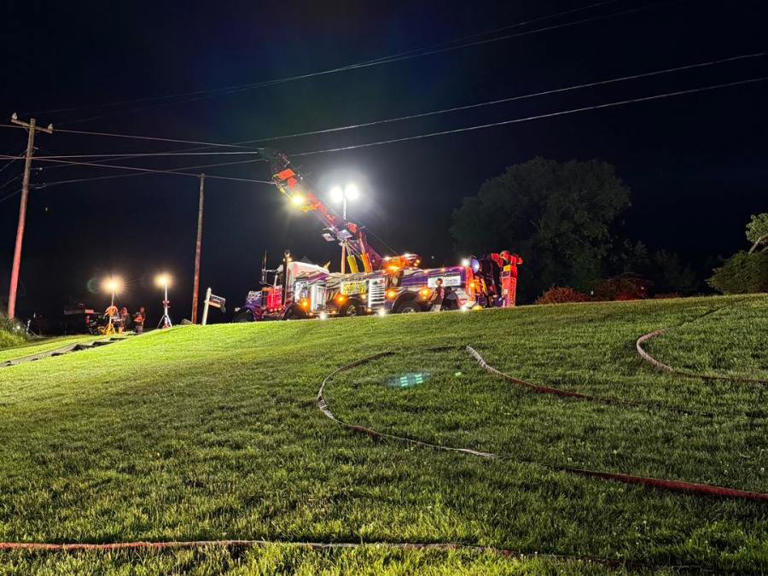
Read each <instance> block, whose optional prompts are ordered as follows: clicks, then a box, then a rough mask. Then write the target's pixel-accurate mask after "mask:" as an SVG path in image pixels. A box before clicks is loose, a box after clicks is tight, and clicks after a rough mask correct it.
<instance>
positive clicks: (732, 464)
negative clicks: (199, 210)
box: [0, 297, 768, 574]
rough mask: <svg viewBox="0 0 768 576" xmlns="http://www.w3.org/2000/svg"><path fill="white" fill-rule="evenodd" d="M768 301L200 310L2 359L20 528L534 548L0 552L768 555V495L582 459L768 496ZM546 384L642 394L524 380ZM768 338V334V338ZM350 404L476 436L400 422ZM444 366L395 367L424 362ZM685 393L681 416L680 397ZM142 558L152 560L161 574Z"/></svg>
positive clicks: (10, 479) (135, 560)
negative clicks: (635, 477)
mask: <svg viewBox="0 0 768 576" xmlns="http://www.w3.org/2000/svg"><path fill="white" fill-rule="evenodd" d="M673 326H676V327H677V328H675V329H673V330H671V331H669V332H668V333H667V334H666V335H664V336H662V337H659V338H658V339H656V340H654V341H652V342H650V343H648V345H647V349H648V350H649V352H651V353H652V354H654V355H656V356H657V357H658V358H659V359H660V360H661V361H663V362H666V363H668V364H671V365H673V366H676V367H681V368H687V369H695V370H707V371H713V372H714V371H716V372H718V373H738V374H741V375H747V376H753V377H759V376H765V375H766V374H768V352H767V351H766V349H765V348H766V347H765V341H766V337H765V335H766V333H768V297H749V298H744V297H739V298H702V299H690V300H677V301H674V300H669V301H655V302H650V301H647V302H630V303H615V304H579V305H568V306H555V307H536V306H531V307H525V308H519V309H516V310H493V311H484V312H472V313H466V314H462V313H458V312H457V313H444V314H420V315H409V316H389V317H385V318H378V317H374V318H357V319H338V320H330V321H326V322H320V321H309V322H290V323H264V324H249V325H242V324H240V325H218V326H209V327H205V328H202V327H196V326H189V327H180V328H174V329H173V330H170V331H167V332H156V333H151V334H147V335H145V336H142V337H140V338H132V339H129V340H126V341H124V342H119V343H116V344H113V345H110V346H107V347H104V348H101V349H95V350H86V351H82V352H78V353H77V354H72V355H67V356H62V357H58V358H50V359H46V360H42V361H39V362H35V363H31V364H25V365H21V366H16V367H12V368H6V369H1V370H0V540H5V541H50V542H109V541H128V540H170V539H173V540H200V539H220V538H226V539H234V538H238V539H252V538H261V539H267V540H276V541H280V542H291V541H294V542H295V541H316V542H460V543H465V544H471V545H481V546H494V547H499V548H506V549H512V550H516V551H518V552H520V553H524V554H526V555H533V554H535V553H540V554H555V555H560V556H578V557H585V556H590V557H591V556H596V557H601V558H607V559H612V560H616V561H618V562H619V563H620V564H621V563H626V564H627V566H629V567H628V568H622V567H621V566H619V568H612V567H607V566H603V565H599V564H592V563H587V562H581V561H578V560H557V559H551V558H530V557H526V558H524V559H521V558H517V557H506V556H502V555H498V554H494V553H491V552H487V553H479V552H471V551H456V552H444V551H418V550H408V551H397V550H390V549H383V548H380V547H375V546H371V547H365V548H362V549H357V550H325V551H313V550H308V549H305V548H300V547H296V546H290V545H287V544H281V545H274V546H269V547H266V548H253V549H249V550H239V551H237V550H235V551H223V550H216V549H201V550H194V551H175V552H138V553H137V552H132V553H127V552H125V553H104V552H87V553H77V554H58V553H31V552H26V553H23V552H14V553H5V554H3V553H0V573H3V574H5V573H11V574H28V573H39V574H65V573H78V574H79V573H86V574H89V573H93V574H103V573H109V574H111V573H115V574H118V573H119V574H122V573H133V572H130V571H129V570H130V569H131V568H132V567H133V568H136V570H137V572H136V573H141V574H165V573H169V572H171V573H194V574H219V573H232V574H262V573H264V574H269V573H275V572H278V573H281V572H282V573H292V572H299V573H304V574H317V573H330V574H338V573H344V574H366V573H370V574H374V573H376V574H377V573H388V574H411V573H422V574H459V573H461V574H464V573H475V574H513V573H514V574H518V573H523V574H526V573H530V574H540V573H574V574H576V573H578V574H582V573H594V574H602V573H608V572H612V571H613V570H618V571H619V572H625V571H629V570H636V569H637V567H638V566H645V567H647V570H648V571H649V572H652V571H657V570H658V571H661V573H675V572H676V571H675V570H674V569H672V568H665V567H668V566H686V567H688V568H686V570H690V571H692V572H699V571H701V570H702V569H708V570H712V571H717V572H724V571H752V572H756V571H761V570H762V571H768V505H766V504H764V503H762V504H761V503H755V502H744V501H736V500H718V499H712V498H702V497H696V496H691V495H682V494H675V493H669V492H662V491H659V490H654V489H649V488H644V487H639V486H628V485H623V484H618V483H615V482H609V481H602V480H595V479H588V478H580V477H575V476H572V475H569V474H566V473H563V472H559V471H557V470H556V468H557V467H560V466H583V467H588V468H595V469H600V470H606V471H613V472H624V473H630V474H646V475H651V476H661V477H665V478H672V479H680V480H688V481H698V482H710V483H715V484H720V485H725V486H729V487H733V488H741V489H748V490H754V491H761V492H768V474H767V473H766V471H765V468H768V442H767V441H766V440H765V438H766V433H767V432H768V419H767V418H766V416H768V413H767V412H766V410H767V409H766V408H765V406H766V404H765V401H764V400H765V399H764V396H765V393H766V388H768V387H765V386H759V385H747V384H739V383H735V382H727V381H702V380H698V379H691V378H679V377H676V376H673V375H669V374H665V373H660V372H656V371H654V370H653V369H652V368H651V367H649V366H648V365H646V364H645V363H644V362H643V361H642V360H641V359H640V358H639V357H638V356H637V354H636V353H635V351H634V343H635V340H636V339H637V337H638V336H640V335H641V334H643V333H645V332H649V331H651V330H655V329H657V328H662V327H673ZM466 344H471V345H473V346H474V347H475V348H476V349H477V350H478V351H479V352H480V353H481V354H482V355H483V356H484V357H485V359H486V360H487V361H488V362H489V363H490V364H492V365H494V366H496V367H497V368H499V369H501V370H503V371H505V372H508V373H510V374H512V375H514V376H517V377H520V378H524V379H527V380H529V381H531V382H533V383H535V384H544V385H547V386H552V387H559V388H562V389H568V390H575V391H579V392H583V393H587V394H592V395H595V396H601V397H611V398H616V399H622V400H631V401H636V402H641V403H643V404H644V406H637V407H635V406H633V407H628V406H617V405H602V404H595V403H590V402H585V401H580V400H573V399H564V398H558V397H553V396H545V395H539V394H534V393H531V392H527V391H524V390H522V389H520V388H518V387H515V386H514V385H513V384H511V383H509V382H506V381H504V380H501V379H498V378H494V377H492V376H491V375H489V374H487V373H486V372H484V371H482V370H481V369H480V368H479V366H478V365H477V364H476V363H475V362H474V360H472V358H471V357H470V356H469V355H468V354H467V353H466V352H465V351H464V350H462V349H461V348H460V347H459V348H456V349H453V350H442V351H428V350H426V348H429V347H434V346H444V345H456V346H461V345H466ZM761 346H762V348H761ZM382 349H388V350H393V351H395V352H396V354H395V355H393V356H389V357H385V358H381V359H379V360H376V361H374V362H371V363H368V364H364V365H361V366H358V367H357V368H354V369H352V370H349V371H346V372H342V373H339V374H338V375H337V376H336V377H335V378H334V379H332V380H331V382H330V383H329V387H328V390H327V394H326V397H327V400H328V402H329V405H330V407H331V409H332V410H334V412H336V413H337V414H338V415H339V416H340V417H341V418H343V419H344V420H346V421H348V422H351V423H357V424H364V425H368V426H372V427H375V428H377V429H381V430H384V431H389V432H394V433H398V434H402V435H408V436H413V437H417V438H420V439H424V440H428V441H432V442H435V443H440V444H447V445H452V446H462V447H469V448H475V449H479V450H487V451H495V452H498V453H502V454H504V455H505V457H504V458H501V459H498V460H493V461H486V460H481V459H478V458H473V457H471V456H466V455H460V454H449V453H444V452H439V451H434V450H429V449H423V448H415V447H412V446H407V445H403V444H400V443H397V442H389V441H377V440H374V439H372V438H370V437H368V436H364V435H360V434H357V433H354V432H351V431H347V430H345V429H343V428H341V427H339V426H338V425H337V424H335V423H333V422H331V421H329V420H328V419H327V418H325V417H324V416H323V415H322V414H321V413H320V412H319V410H318V409H317V407H316V404H315V396H316V394H317V390H318V387H319V385H320V382H321V380H322V379H323V378H324V377H325V375H326V374H328V373H329V372H331V371H333V370H335V369H336V368H338V367H340V366H342V365H344V364H347V363H349V362H352V361H354V360H357V359H359V358H362V357H364V356H366V355H369V354H371V353H374V352H377V351H380V350H382ZM411 372H414V373H415V372H418V373H425V374H428V376H425V378H424V381H423V383H422V384H420V385H417V386H414V387H412V388H403V389H401V388H395V387H391V386H388V385H387V384H388V383H389V382H390V381H391V380H392V379H393V378H395V377H399V376H400V375H402V374H403V373H411ZM681 409H683V410H687V411H689V412H690V413H689V414H681V413H679V412H678V410H681ZM137 564H138V565H140V568H141V569H140V570H139V568H137Z"/></svg>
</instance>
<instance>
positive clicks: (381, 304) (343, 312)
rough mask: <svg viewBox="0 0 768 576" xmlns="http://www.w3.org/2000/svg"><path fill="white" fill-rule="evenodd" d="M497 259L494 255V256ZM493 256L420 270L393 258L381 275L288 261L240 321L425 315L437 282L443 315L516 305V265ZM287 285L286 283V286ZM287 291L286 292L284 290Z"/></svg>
mask: <svg viewBox="0 0 768 576" xmlns="http://www.w3.org/2000/svg"><path fill="white" fill-rule="evenodd" d="M492 256H493V255H492ZM492 256H490V257H488V258H484V259H479V260H478V259H471V261H468V262H467V263H466V265H461V266H451V267H444V268H431V269H429V268H428V269H422V268H417V267H414V266H410V265H406V266H404V267H401V266H400V264H402V263H403V259H402V257H398V258H396V259H392V262H391V263H390V264H386V265H385V266H384V268H382V269H381V270H376V271H372V272H367V273H366V272H359V273H354V274H340V273H332V272H329V271H328V270H327V269H326V268H321V267H319V266H315V265H313V264H307V263H303V262H295V261H289V262H288V264H287V266H285V270H287V277H286V278H285V279H284V276H283V273H282V270H283V267H282V266H281V267H280V268H278V269H277V270H275V272H276V274H275V278H274V281H273V283H272V284H271V285H265V286H263V287H262V289H261V290H259V291H252V292H249V293H248V297H247V299H246V304H245V306H244V307H243V308H242V309H241V310H242V311H243V312H242V313H241V315H240V316H239V317H236V320H238V321H251V320H276V319H300V318H313V317H321V318H325V317H329V316H362V315H365V314H389V313H394V314H399V313H409V312H424V311H427V310H429V309H430V308H431V306H432V304H431V300H432V295H433V291H434V289H435V287H436V285H437V280H438V279H442V281H443V287H444V288H445V292H446V294H445V300H444V301H443V304H442V309H443V310H459V309H465V310H466V309H472V308H490V307H509V306H514V305H515V289H516V279H517V264H519V263H520V262H521V260H520V259H519V258H518V257H517V256H513V258H514V259H512V260H510V259H505V260H500V264H502V265H499V264H498V263H496V262H495V261H494V260H493V258H492ZM286 280H287V284H286ZM286 285H287V286H288V289H285V286H286Z"/></svg>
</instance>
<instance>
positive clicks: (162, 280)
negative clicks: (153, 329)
mask: <svg viewBox="0 0 768 576" xmlns="http://www.w3.org/2000/svg"><path fill="white" fill-rule="evenodd" d="M170 283H171V277H170V276H169V275H168V274H159V275H158V276H156V277H155V284H156V285H157V286H159V287H161V288H162V289H163V317H162V318H160V322H159V324H158V325H157V327H158V328H170V327H171V326H173V323H172V322H171V317H170V316H169V315H168V310H169V309H170V307H171V303H170V301H169V300H168V284H170Z"/></svg>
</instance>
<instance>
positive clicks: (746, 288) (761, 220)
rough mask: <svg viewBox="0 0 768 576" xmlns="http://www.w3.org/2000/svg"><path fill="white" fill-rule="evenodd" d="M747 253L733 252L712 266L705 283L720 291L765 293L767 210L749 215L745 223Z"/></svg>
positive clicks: (767, 279) (767, 281) (767, 288)
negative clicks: (722, 262) (749, 246)
mask: <svg viewBox="0 0 768 576" xmlns="http://www.w3.org/2000/svg"><path fill="white" fill-rule="evenodd" d="M746 236H747V240H748V241H749V242H751V243H752V247H751V248H750V249H749V252H744V251H742V252H737V253H736V254H734V255H733V256H731V257H730V258H728V260H726V261H725V263H724V264H723V265H722V266H721V267H719V268H715V270H714V274H713V275H712V277H711V278H710V279H709V280H707V283H708V284H709V285H710V286H712V288H714V289H715V290H717V291H719V292H722V293H723V294H744V293H748V292H768V245H766V246H763V247H762V249H761V250H760V251H757V250H758V248H760V247H761V246H762V245H763V244H768V213H762V214H757V215H755V214H753V215H752V217H751V218H750V219H749V222H748V223H747V229H746Z"/></svg>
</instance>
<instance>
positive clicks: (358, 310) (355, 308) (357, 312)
mask: <svg viewBox="0 0 768 576" xmlns="http://www.w3.org/2000/svg"><path fill="white" fill-rule="evenodd" d="M363 314H365V311H364V310H363V305H362V304H360V303H359V302H355V301H354V300H353V301H351V302H348V303H347V305H346V306H344V308H342V309H341V315H342V316H362V315H363Z"/></svg>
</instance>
